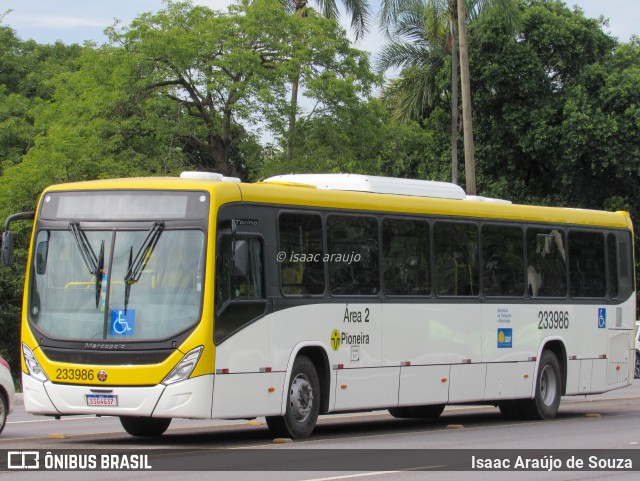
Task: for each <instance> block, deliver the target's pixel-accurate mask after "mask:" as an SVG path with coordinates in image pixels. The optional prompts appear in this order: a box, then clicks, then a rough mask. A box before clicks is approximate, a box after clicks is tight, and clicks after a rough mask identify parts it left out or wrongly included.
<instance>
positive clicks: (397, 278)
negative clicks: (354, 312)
mask: <svg viewBox="0 0 640 481" xmlns="http://www.w3.org/2000/svg"><path fill="white" fill-rule="evenodd" d="M382 248H383V262H384V293H385V294H386V295H388V296H428V295H429V294H430V292H431V279H430V276H431V273H430V268H429V264H430V259H429V224H428V223H427V222H425V221H417V220H405V219H385V220H384V221H383V223H382Z"/></svg>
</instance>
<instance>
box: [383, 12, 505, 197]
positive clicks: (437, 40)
mask: <svg viewBox="0 0 640 481" xmlns="http://www.w3.org/2000/svg"><path fill="white" fill-rule="evenodd" d="M486 8H497V9H499V10H500V12H501V14H502V15H503V16H504V17H505V18H507V19H508V21H509V22H513V21H514V16H513V15H514V8H515V4H514V1H513V0H467V1H466V2H458V1H457V0H426V1H425V0H384V1H383V8H382V12H381V25H382V26H383V27H384V28H386V29H388V28H389V26H390V25H392V24H394V23H399V24H400V25H402V24H403V23H404V20H405V19H406V18H407V17H409V19H410V22H409V23H410V24H412V27H411V28H410V30H407V29H406V28H400V30H399V31H398V33H399V34H400V35H401V36H402V35H404V34H406V33H409V34H411V33H413V36H415V34H416V33H417V34H419V33H420V30H421V31H422V34H421V41H422V42H424V43H425V45H424V47H426V50H428V51H431V52H432V51H433V50H434V49H443V50H445V51H446V52H449V50H450V51H451V52H452V54H453V58H452V68H451V90H452V104H451V112H452V115H451V128H450V130H451V145H452V148H451V152H452V179H453V181H454V182H456V183H457V180H458V179H457V172H458V168H457V166H458V161H457V136H458V126H457V124H458V122H457V116H458V105H457V100H458V75H457V73H458V64H457V56H456V55H455V54H456V51H459V57H460V63H459V67H460V74H461V76H460V78H461V81H462V111H463V112H462V113H463V128H464V145H465V174H466V175H465V178H466V185H467V193H468V194H472V195H473V194H475V193H476V186H475V162H474V152H473V128H472V120H471V119H472V115H471V87H470V81H469V74H468V71H469V67H468V64H469V59H468V47H467V35H466V24H467V23H468V22H469V21H471V20H473V19H475V18H477V16H478V15H479V14H480V12H481V11H482V10H483V9H486ZM421 12H422V18H421V15H420V14H421ZM420 25H422V28H420ZM443 38H444V39H447V41H446V43H444V44H443V42H442V40H443ZM458 47H459V48H458ZM421 50H422V52H421V51H420V50H417V51H416V52H415V53H416V54H417V55H418V56H420V55H423V52H424V51H425V48H423V49H421ZM419 63H420V60H418V59H414V60H413V61H411V60H409V59H407V61H406V62H405V65H414V66H415V65H417V64H419ZM416 73H417V72H416V70H415V68H414V69H413V71H411V74H412V75H414V76H415V74H416ZM432 76H433V75H432ZM413 85H414V86H415V85H416V83H415V82H414V83H413ZM407 86H408V87H410V86H411V84H409V85H407ZM414 95H415V94H414ZM407 96H408V97H411V96H412V95H411V94H408V95H407Z"/></svg>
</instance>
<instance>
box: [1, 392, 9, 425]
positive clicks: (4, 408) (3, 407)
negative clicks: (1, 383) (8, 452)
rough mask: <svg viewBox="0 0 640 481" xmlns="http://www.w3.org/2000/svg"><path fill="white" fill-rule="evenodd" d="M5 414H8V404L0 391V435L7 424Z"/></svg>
mask: <svg viewBox="0 0 640 481" xmlns="http://www.w3.org/2000/svg"><path fill="white" fill-rule="evenodd" d="M7 414H9V402H8V401H7V397H6V396H5V395H4V393H3V392H2V391H0V433H1V432H2V430H3V429H4V426H5V424H7Z"/></svg>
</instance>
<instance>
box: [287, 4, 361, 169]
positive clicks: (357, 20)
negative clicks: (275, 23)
mask: <svg viewBox="0 0 640 481" xmlns="http://www.w3.org/2000/svg"><path fill="white" fill-rule="evenodd" d="M280 1H281V2H282V3H283V5H284V7H285V8H286V9H287V10H288V11H290V12H292V13H295V14H296V15H300V16H303V17H305V16H306V15H307V13H306V12H307V10H306V9H307V5H308V3H309V1H308V0H280ZM315 3H316V4H317V6H318V8H319V11H320V12H321V13H322V14H323V15H324V16H325V17H326V18H330V19H334V20H335V19H337V18H338V15H339V10H338V3H337V2H336V0H315ZM342 4H343V5H344V7H345V10H346V11H347V13H349V14H351V28H352V30H353V31H354V33H355V36H356V39H359V38H362V36H363V35H364V34H365V33H366V32H367V30H368V27H369V21H370V18H371V13H370V8H369V2H368V0H342ZM299 89H300V72H299V71H298V72H297V73H296V74H295V75H294V78H293V80H292V82H291V112H290V114H289V127H288V135H287V159H288V160H291V158H292V157H293V138H294V134H295V128H296V116H297V109H298V91H299Z"/></svg>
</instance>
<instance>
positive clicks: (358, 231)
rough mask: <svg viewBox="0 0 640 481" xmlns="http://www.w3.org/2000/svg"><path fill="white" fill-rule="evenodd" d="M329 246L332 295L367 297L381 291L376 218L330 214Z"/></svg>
mask: <svg viewBox="0 0 640 481" xmlns="http://www.w3.org/2000/svg"><path fill="white" fill-rule="evenodd" d="M327 246H328V252H327V255H328V264H329V278H330V286H331V293H332V294H337V295H352V296H353V295H364V296H366V295H375V294H377V293H378V292H379V291H380V274H379V268H378V221H377V220H376V218H375V217H363V216H358V217H355V216H346V215H331V216H329V217H328V219H327Z"/></svg>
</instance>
